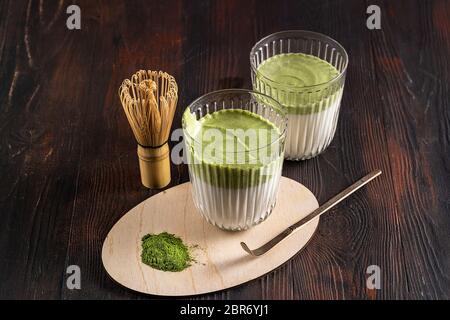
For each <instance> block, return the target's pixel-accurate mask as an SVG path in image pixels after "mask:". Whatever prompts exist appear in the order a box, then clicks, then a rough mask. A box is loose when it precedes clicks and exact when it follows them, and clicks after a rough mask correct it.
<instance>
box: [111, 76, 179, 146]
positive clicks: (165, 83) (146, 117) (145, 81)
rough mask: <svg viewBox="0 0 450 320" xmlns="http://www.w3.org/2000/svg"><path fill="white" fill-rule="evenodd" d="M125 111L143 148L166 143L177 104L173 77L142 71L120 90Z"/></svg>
mask: <svg viewBox="0 0 450 320" xmlns="http://www.w3.org/2000/svg"><path fill="white" fill-rule="evenodd" d="M119 96H120V100H121V102H122V106H123V109H124V111H125V114H126V116H127V119H128V122H129V123H130V126H131V129H132V130H133V133H134V136H135V138H136V140H137V142H138V143H139V144H140V145H141V146H146V147H157V146H161V145H163V144H164V143H166V142H167V140H168V139H169V134H170V128H171V127H172V121H173V116H174V114H175V108H176V105H177V100H178V87H177V83H176V82H175V79H174V77H172V76H171V75H169V74H168V73H166V72H162V71H150V70H148V71H145V70H140V71H138V72H137V73H136V74H134V75H133V76H132V77H131V80H129V79H126V80H125V81H124V82H123V83H122V85H121V86H120V89H119Z"/></svg>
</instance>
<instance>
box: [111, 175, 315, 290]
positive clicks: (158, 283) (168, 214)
mask: <svg viewBox="0 0 450 320" xmlns="http://www.w3.org/2000/svg"><path fill="white" fill-rule="evenodd" d="M317 207H318V203H317V200H316V198H315V197H314V195H313V194H312V193H311V192H310V191H309V190H308V189H307V188H306V187H304V186H303V185H301V184H300V183H298V182H296V181H294V180H291V179H288V178H284V177H282V178H281V181H280V189H279V192H278V201H277V205H276V207H275V209H274V210H273V212H272V214H271V215H270V217H269V218H267V220H266V221H264V222H263V223H261V224H259V225H257V226H255V227H253V228H251V229H249V230H247V231H242V232H228V231H222V230H220V229H218V228H216V227H214V226H212V225H210V224H209V223H208V222H206V220H204V219H203V218H202V217H201V216H200V214H199V213H198V212H197V211H196V209H195V207H194V203H193V201H192V196H191V184H190V183H185V184H182V185H179V186H176V187H174V188H171V189H169V190H166V191H163V192H161V193H159V194H158V195H156V196H153V197H151V198H149V199H147V200H145V201H144V202H142V203H140V204H139V205H137V206H136V207H135V208H133V209H131V210H130V211H129V212H128V213H127V214H125V215H124V216H123V217H122V218H121V219H120V220H119V221H118V222H117V223H116V224H115V225H114V227H113V228H112V229H111V231H110V232H109V234H108V236H107V237H106V239H105V242H104V243H103V249H102V260H103V265H104V267H105V269H106V271H107V272H108V274H109V275H110V276H111V277H112V278H113V279H114V280H116V281H117V282H118V283H120V284H122V285H123V286H125V287H127V288H129V289H132V290H135V291H138V292H142V293H147V294H153V295H160V296H189V295H196V294H203V293H208V292H214V291H218V290H222V289H227V288H230V287H233V286H237V285H239V284H242V283H244V282H247V281H250V280H253V279H256V278H258V277H260V276H262V275H264V274H266V273H268V272H270V271H272V270H274V269H275V268H277V267H278V266H280V265H281V264H283V263H284V262H286V261H287V260H289V259H290V258H291V257H293V256H294V255H295V254H296V253H297V252H298V251H299V250H300V249H302V248H303V247H304V246H305V245H306V244H307V242H308V240H309V239H310V238H311V237H312V235H313V234H314V231H315V230H316V228H317V225H318V223H319V218H316V219H314V220H312V221H311V222H310V223H308V224H307V225H305V226H303V227H302V228H300V230H299V231H297V232H295V233H294V234H292V235H291V236H290V237H289V238H287V239H286V240H284V241H283V242H281V243H280V244H279V245H277V246H276V247H275V248H274V249H272V250H271V251H269V252H268V253H266V254H265V255H262V256H260V257H257V258H255V257H251V256H249V255H248V254H247V253H246V252H244V250H243V249H242V248H241V246H240V242H241V241H245V242H246V243H247V244H248V245H249V246H250V248H254V247H257V246H259V245H262V244H263V243H265V242H266V241H267V240H269V239H271V238H272V237H274V236H275V235H277V234H278V233H280V232H281V231H282V230H284V229H286V228H287V227H288V226H290V225H291V224H293V223H294V222H296V221H298V220H300V219H301V218H302V217H304V216H306V215H307V214H308V213H310V212H311V211H313V210H314V209H316V208H317ZM163 231H167V232H169V233H174V234H176V235H178V236H180V237H181V238H182V239H183V241H184V242H185V243H186V244H188V245H197V246H198V247H197V248H194V249H193V255H194V257H195V259H196V261H197V262H196V263H193V265H192V266H191V267H189V268H187V269H185V270H183V271H182V272H163V271H159V270H156V269H153V268H151V267H149V266H147V265H145V264H143V263H142V262H141V259H140V254H141V238H142V237H143V236H144V235H146V234H148V233H160V232H163Z"/></svg>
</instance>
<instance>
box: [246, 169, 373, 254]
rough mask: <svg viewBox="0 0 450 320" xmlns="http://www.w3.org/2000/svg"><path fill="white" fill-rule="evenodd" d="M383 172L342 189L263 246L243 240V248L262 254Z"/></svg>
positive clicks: (371, 174) (249, 252)
mask: <svg viewBox="0 0 450 320" xmlns="http://www.w3.org/2000/svg"><path fill="white" fill-rule="evenodd" d="M380 174H381V170H377V171H373V172H372V173H369V174H368V175H367V176H365V177H363V178H361V179H359V180H358V181H356V182H355V183H354V184H352V185H351V186H350V187H348V188H347V189H345V190H343V191H341V192H340V193H339V194H337V195H335V196H334V197H333V198H331V199H330V200H328V201H327V202H325V203H324V204H323V205H322V206H320V207H319V208H317V209H316V210H314V211H313V212H311V213H310V214H309V215H307V216H306V217H304V218H303V219H301V220H300V221H298V222H296V223H294V224H293V225H292V226H290V227H288V228H287V229H286V230H284V231H283V232H281V233H280V234H279V235H277V236H276V237H275V238H273V239H272V240H270V241H269V242H267V243H265V244H263V245H262V246H261V247H259V248H257V249H253V250H251V249H250V248H249V247H248V246H247V245H246V244H245V242H241V246H242V248H243V249H244V250H245V251H246V252H247V253H248V254H249V255H252V256H255V257H257V256H260V255H263V254H264V253H266V252H267V251H269V250H270V249H272V248H273V247H274V246H275V245H277V244H278V243H280V242H281V241H282V240H283V239H285V238H286V237H288V236H289V235H290V234H291V233H293V232H294V231H297V230H298V229H299V228H300V227H301V226H303V225H305V224H306V223H308V222H310V221H311V220H312V219H314V218H316V217H319V216H321V215H322V214H324V213H325V212H327V211H328V210H330V209H331V208H333V207H334V206H335V205H337V204H338V203H339V202H341V201H342V200H344V199H345V198H347V197H348V196H349V195H351V194H352V193H353V192H355V191H356V190H358V189H359V188H361V187H363V186H364V185H366V184H367V183H369V182H370V181H372V180H373V179H375V178H376V177H378V176H379V175H380Z"/></svg>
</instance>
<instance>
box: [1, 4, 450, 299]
mask: <svg viewBox="0 0 450 320" xmlns="http://www.w3.org/2000/svg"><path fill="white" fill-rule="evenodd" d="M70 4H78V5H79V6H80V8H81V12H82V28H81V30H68V29H67V28H66V19H67V17H68V15H67V14H66V8H67V7H68V6H69V5H70ZM369 4H372V3H371V2H370V1H360V0H353V1H351V0H333V1H331V0H330V1H314V2H311V1H307V0H296V1H256V0H252V1H237V0H233V1H209V0H208V1H191V0H189V1H156V0H154V1H143V0H142V1H137V0H130V1H118V0H109V1H106V0H103V1H100V0H98V1H90V0H84V1H75V0H74V1H68V0H46V1H44V0H3V1H0V80H1V81H0V108H1V112H0V181H1V183H0V219H1V220H0V221H1V223H0V298H15V299H19V298H35V299H88V298H90V299H111V298H114V299H142V298H147V297H146V296H143V295H139V294H136V293H133V292H131V291H129V290H126V289H124V288H122V287H120V286H118V285H116V284H115V283H114V282H113V281H112V280H111V279H110V278H109V277H108V275H107V274H106V272H105V271H104V270H103V268H102V264H101V247H102V243H103V240H104V238H105V237H106V235H107V233H108V231H109V230H110V228H111V227H112V226H113V225H114V223H115V222H116V221H117V220H118V219H119V218H120V217H121V216H122V215H123V214H124V213H125V212H127V211H128V210H130V209H131V208H132V207H134V206H135V205H137V204H138V203H140V202H141V201H143V200H145V199H146V198H147V197H149V196H151V195H153V194H155V193H157V192H158V191H148V190H146V189H145V188H143V187H142V186H141V185H140V178H139V168H138V162H137V158H136V151H135V147H136V145H135V142H134V140H133V136H132V132H131V130H130V129H129V126H128V123H127V120H126V118H125V116H124V114H123V111H122V109H121V106H120V102H119V99H118V97H117V90H118V87H119V86H120V83H121V82H122V80H123V79H125V78H126V77H128V76H130V75H131V74H132V73H134V72H135V71H136V70H137V69H140V68H150V69H151V68H155V69H162V70H165V71H167V72H169V73H170V74H173V75H174V76H175V78H176V79H177V81H178V84H179V88H180V99H179V103H178V111H177V114H176V115H175V119H174V128H177V127H180V125H181V121H180V119H181V114H182V110H183V109H184V108H185V106H187V104H188V103H189V102H191V101H192V100H193V99H195V98H196V97H198V96H200V95H202V94H204V93H206V92H208V91H211V90H214V89H221V88H231V87H244V88H250V86H251V83H250V68H249V51H250V48H251V47H252V45H253V44H254V43H255V42H256V41H257V40H259V39H260V38H261V37H263V36H265V35H268V34H270V33H273V32H276V31H279V30H285V29H306V30H313V31H317V32H321V33H324V34H327V35H330V36H331V37H333V38H334V39H336V40H338V41H339V42H340V43H342V44H343V46H344V47H345V48H346V49H347V51H348V53H349V56H350V64H349V68H348V73H347V82H346V88H345V91H344V97H343V101H342V108H341V113H340V119H339V124H338V128H337V132H336V136H335V139H334V140H333V142H332V144H331V146H330V147H329V148H328V149H327V150H326V152H324V153H323V154H322V155H320V156H318V157H316V158H314V159H312V160H308V161H305V162H300V163H297V162H286V163H285V165H284V169H283V175H284V176H287V177H289V178H291V179H295V180H297V181H299V182H301V183H302V184H304V185H305V186H306V187H308V188H309V189H310V190H311V191H312V192H313V193H314V194H315V195H316V197H317V198H318V200H319V203H323V202H324V201H326V200H327V199H328V198H330V197H331V196H333V195H334V194H336V193H337V192H339V191H340V190H341V189H343V188H344V187H346V186H347V185H349V184H350V183H351V182H353V181H354V180H355V179H357V178H359V177H361V176H363V175H364V174H365V173H367V172H369V171H372V170H373V169H377V168H379V169H381V170H383V172H384V174H383V176H382V177H381V178H379V179H376V180H375V181H374V182H373V183H371V184H370V185H369V186H368V187H367V188H365V189H364V190H361V191H359V192H358V193H356V194H355V195H354V196H352V197H351V199H348V200H346V201H345V202H343V203H342V204H341V205H339V206H338V207H337V208H336V209H334V210H333V212H332V214H330V215H327V216H325V217H324V218H323V219H321V222H320V224H319V228H318V231H317V233H316V234H315V236H314V237H313V239H312V241H311V242H310V244H309V245H308V246H307V247H306V249H305V250H303V251H302V252H301V253H300V254H298V255H297V256H295V257H294V258H293V259H292V260H290V261H289V262H288V263H286V264H285V265H284V266H283V267H281V268H280V269H278V270H277V271H275V272H273V273H271V274H269V275H267V276H264V277H262V278H261V279H258V280H255V281H252V282H250V283H248V284H245V285H243V286H240V287H237V288H233V289H230V290H226V291H223V292H220V293H216V294H210V295H203V296H200V297H198V298H199V299H261V298H262V299H449V298H450V273H449V270H450V237H449V236H450V232H449V230H450V98H449V85H448V83H449V81H450V62H449V59H448V57H449V55H450V19H449V18H448V17H449V16H450V2H449V1H446V0H441V1H438V0H436V1H431V0H430V1H420V0H416V1H413V0H398V1H377V4H378V5H379V6H380V8H381V13H382V22H381V26H382V29H381V30H369V29H367V28H366V19H367V17H368V15H367V14H366V9H367V6H368V5H369ZM187 181H188V172H187V167H186V166H185V165H172V183H171V185H170V186H169V187H171V186H175V185H177V184H180V183H184V182H187ZM69 265H78V266H80V268H81V272H82V289H81V290H69V289H67V286H66V278H67V275H66V268H67V267H68V266H69ZM369 265H378V266H380V268H381V272H382V277H381V289H380V290H369V289H367V287H366V278H367V274H366V269H367V267H368V266H369Z"/></svg>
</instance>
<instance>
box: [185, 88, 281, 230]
mask: <svg viewBox="0 0 450 320" xmlns="http://www.w3.org/2000/svg"><path fill="white" fill-rule="evenodd" d="M218 119H220V121H219V120H218ZM216 120H217V121H216ZM214 121H216V122H214ZM182 123H183V132H184V139H185V144H186V153H187V160H188V167H189V177H190V180H191V183H192V195H193V200H194V204H195V206H196V208H197V210H198V211H199V212H200V214H201V215H202V216H203V217H204V218H206V220H207V221H208V222H210V223H211V224H213V225H215V226H217V227H219V228H221V229H225V230H233V231H239V230H245V229H248V228H250V227H252V226H254V225H256V224H258V223H260V222H262V221H263V220H265V219H266V218H267V217H268V216H269V215H270V213H271V212H272V209H273V208H274V206H275V202H276V198H277V192H278V185H279V181H280V177H281V170H282V166H283V159H284V145H285V136H286V129H287V119H286V115H285V113H284V111H283V110H282V107H281V105H280V104H279V103H278V102H277V101H275V100H274V99H272V98H271V97H269V96H266V95H264V94H261V93H258V92H253V91H249V90H241V89H228V90H220V91H215V92H211V93H208V94H206V95H204V96H202V97H200V98H198V99H197V100H195V101H194V102H192V103H191V104H190V105H189V106H188V108H187V109H186V111H185V112H184V114H183V120H182ZM230 127H233V128H237V129H236V130H234V129H233V130H232V129H230ZM240 128H241V129H240ZM221 134H224V136H223V137H222V138H223V143H222V142H219V143H218V141H221V140H220V139H221ZM251 139H253V140H251ZM209 141H212V142H210V143H209ZM252 141H253V142H252ZM211 146H213V147H214V148H217V150H214V151H212V149H213V148H212V147H211Z"/></svg>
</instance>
